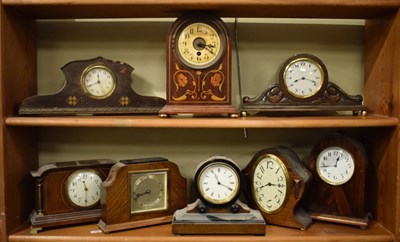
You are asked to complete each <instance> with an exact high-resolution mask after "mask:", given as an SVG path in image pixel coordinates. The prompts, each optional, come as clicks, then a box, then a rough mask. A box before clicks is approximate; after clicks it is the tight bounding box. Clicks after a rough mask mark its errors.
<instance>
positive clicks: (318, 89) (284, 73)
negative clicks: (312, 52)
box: [282, 57, 326, 99]
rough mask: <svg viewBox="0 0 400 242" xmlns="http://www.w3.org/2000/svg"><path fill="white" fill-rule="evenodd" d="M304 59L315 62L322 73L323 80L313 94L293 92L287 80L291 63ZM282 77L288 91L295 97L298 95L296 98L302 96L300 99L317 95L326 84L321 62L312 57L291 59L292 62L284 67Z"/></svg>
mask: <svg viewBox="0 0 400 242" xmlns="http://www.w3.org/2000/svg"><path fill="white" fill-rule="evenodd" d="M302 61H307V62H311V63H312V64H314V65H315V66H316V67H317V68H318V70H319V72H320V73H321V82H320V84H319V86H318V88H317V89H315V90H314V91H313V92H312V93H311V94H308V95H299V94H296V93H295V92H292V91H291V90H290V88H289V87H288V85H287V82H286V75H287V72H288V69H289V67H290V66H291V65H293V64H294V63H296V62H302ZM282 78H283V79H282V82H283V85H284V88H285V89H286V91H287V92H288V93H289V94H290V95H292V96H294V97H296V98H300V99H308V98H310V97H313V96H315V95H317V94H318V92H319V91H320V90H321V88H322V87H323V86H324V82H325V81H326V79H325V73H324V69H323V68H322V66H321V64H320V63H319V62H317V61H316V60H314V59H312V58H310V57H299V58H296V59H294V60H292V61H290V62H289V63H288V64H287V65H286V66H285V67H284V71H283V77H282Z"/></svg>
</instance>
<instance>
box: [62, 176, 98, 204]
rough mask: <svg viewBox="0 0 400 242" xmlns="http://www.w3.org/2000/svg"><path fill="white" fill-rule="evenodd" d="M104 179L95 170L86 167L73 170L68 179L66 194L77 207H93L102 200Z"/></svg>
mask: <svg viewBox="0 0 400 242" xmlns="http://www.w3.org/2000/svg"><path fill="white" fill-rule="evenodd" d="M101 183H102V179H101V177H100V176H99V174H98V173H97V172H96V171H95V170H91V169H84V170H77V171H75V172H73V173H72V174H71V175H70V176H69V177H68V179H67V183H66V186H65V187H66V194H67V197H68V200H69V201H70V202H71V203H72V204H73V205H74V206H76V207H79V208H91V207H93V206H95V205H97V204H98V202H99V201H100V185H101Z"/></svg>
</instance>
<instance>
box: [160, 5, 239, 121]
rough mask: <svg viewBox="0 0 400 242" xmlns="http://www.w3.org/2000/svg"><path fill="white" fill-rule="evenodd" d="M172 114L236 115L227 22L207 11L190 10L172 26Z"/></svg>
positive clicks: (169, 79)
mask: <svg viewBox="0 0 400 242" xmlns="http://www.w3.org/2000/svg"><path fill="white" fill-rule="evenodd" d="M166 101H167V104H166V106H164V107H163V109H162V110H161V111H160V112H159V113H160V116H162V117H163V116H168V115H169V114H185V113H186V114H187V113H189V114H228V115H231V116H235V115H237V110H236V108H235V107H233V106H231V101H232V97H231V43H230V37H229V34H228V31H227V27H226V26H225V23H224V22H223V21H222V20H221V19H220V18H219V17H217V16H215V15H214V14H211V13H206V12H189V13H187V14H184V15H182V16H181V17H179V18H178V19H177V20H176V21H175V22H174V23H173V24H172V26H171V28H170V30H169V32H168V37H167V100H166Z"/></svg>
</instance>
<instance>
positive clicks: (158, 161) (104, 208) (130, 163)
mask: <svg viewBox="0 0 400 242" xmlns="http://www.w3.org/2000/svg"><path fill="white" fill-rule="evenodd" d="M186 203H187V180H186V178H184V177H183V176H181V174H180V172H179V168H178V166H177V165H176V164H175V163H173V162H171V161H169V160H167V159H165V158H162V157H151V158H144V159H131V160H122V161H120V162H118V163H116V164H115V165H114V166H113V167H112V168H111V170H110V173H109V176H108V178H107V180H106V181H104V182H103V183H102V186H101V218H100V222H99V223H98V226H99V227H100V228H101V230H102V231H103V232H104V233H110V232H114V231H120V230H126V229H133V228H138V227H144V226H150V225H156V224H163V223H168V222H171V220H172V215H173V213H174V212H175V210H177V209H180V208H183V207H184V206H186Z"/></svg>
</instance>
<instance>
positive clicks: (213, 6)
mask: <svg viewBox="0 0 400 242" xmlns="http://www.w3.org/2000/svg"><path fill="white" fill-rule="evenodd" d="M399 8H400V1H398V0H380V1H379V0H367V1H339V0H328V1H324V2H321V1H317V0H302V1H281V0H265V1H256V0H252V1H245V0H232V1H224V0H217V1H208V0H206V1H202V2H201V3H198V2H192V1H187V0H182V1H169V2H165V1H162V0H157V1H151V2H149V1H145V0H132V1H127V0H116V1H112V0H98V1H80V0H69V1H66V0H32V1H25V0H2V3H1V5H0V26H1V34H0V35H1V45H0V55H1V61H0V63H1V66H0V73H1V77H0V78H1V79H0V83H1V85H0V91H1V95H0V96H1V100H0V110H1V112H0V118H1V120H3V125H2V129H0V138H1V148H0V179H1V181H0V240H1V241H8V240H9V241H49V240H51V239H54V238H55V237H54V236H56V237H57V236H65V238H67V239H69V240H70V241H82V240H83V241H84V240H86V241H89V240H92V239H93V237H92V236H86V235H83V233H84V232H83V231H85V230H87V229H89V230H93V229H95V227H93V226H92V227H90V226H89V227H86V226H78V227H76V228H75V227H74V228H64V229H60V230H56V231H49V232H48V233H46V232H44V233H43V234H39V235H37V236H31V235H28V233H27V230H26V229H23V228H25V227H26V226H27V225H26V222H27V218H28V214H29V213H30V212H31V210H32V208H33V206H34V205H33V200H34V193H33V187H34V184H33V183H32V182H31V179H30V178H29V171H31V170H35V169H37V167H38V163H39V158H38V153H39V150H38V149H39V148H38V142H37V140H38V132H39V128H38V127H40V126H42V127H51V126H56V127H78V128H83V127H99V128H102V127H115V125H117V126H118V125H119V126H120V127H135V128H144V127H155V128H158V127H163V128H181V127H186V128H215V127H217V128H225V123H228V122H226V121H227V120H220V119H210V120H209V122H207V123H206V124H205V122H203V121H204V120H201V119H190V120H187V119H185V120H175V119H169V120H159V119H157V118H151V117H150V118H149V117H135V118H131V117H129V118H127V117H118V118H114V117H100V118H97V117H95V118H94V117H74V118H68V119H60V118H49V119H47V118H20V117H18V116H17V110H18V105H19V103H21V101H22V100H23V99H24V98H26V97H28V96H31V95H35V94H36V93H37V90H36V89H37V88H36V79H37V45H36V43H37V42H36V36H37V35H36V24H35V23H36V22H35V21H36V19H59V18H67V19H74V18H127V17H130V18H131V17H177V16H179V15H180V14H181V13H183V12H184V11H186V10H193V9H202V10H211V11H214V12H216V13H217V14H219V15H220V16H222V17H262V18H270V17H272V18H275V17H280V18H286V17H290V18H338V19H342V18H351V19H354V18H356V19H358V18H361V19H366V24H365V35H364V39H365V40H364V48H365V51H364V53H363V54H364V83H363V84H364V100H365V105H366V106H367V107H368V108H369V109H370V110H371V112H370V113H369V115H368V116H367V117H366V118H362V117H352V118H347V117H346V118H340V117H339V118H338V117H334V118H321V117H317V118H315V119H312V118H304V117H302V118H291V119H290V120H289V121H288V122H287V123H286V122H285V121H286V119H283V118H281V119H279V118H276V119H273V120H270V119H268V118H258V117H256V118H239V119H237V120H232V122H231V123H230V124H229V125H228V127H229V128H299V129H302V128H313V127H316V126H318V127H324V128H331V127H334V128H354V129H357V130H358V129H359V130H360V131H361V132H360V133H361V134H360V137H362V138H364V140H371V142H370V143H367V144H366V145H367V146H368V147H367V150H369V155H370V157H371V160H372V162H371V163H372V167H373V179H372V185H371V186H370V187H369V188H368V195H367V196H368V197H369V202H368V206H369V207H370V208H371V209H372V212H373V221H374V222H373V225H372V226H371V228H369V229H368V230H365V231H363V230H359V229H358V228H356V229H355V228H348V227H342V226H334V225H329V224H324V223H317V224H316V225H315V228H314V229H312V228H310V231H304V233H302V234H301V235H302V236H304V237H301V236H300V235H299V234H297V232H294V231H292V230H285V229H282V228H278V227H274V226H272V227H268V226H267V235H266V237H265V241H268V239H269V237H268V234H274V235H273V236H272V237H273V238H274V239H275V240H280V241H287V240H293V241H294V240H299V239H303V238H304V241H309V240H315V241H318V240H321V236H324V239H326V240H331V241H334V240H335V241H341V240H343V241H344V240H347V239H349V238H350V240H353V241H363V240H364V239H366V238H370V237H367V236H375V237H373V238H374V239H375V241H400V232H399V231H400V230H399V228H400V209H399V207H398V204H399V203H400V195H399V193H400V184H399V181H398V179H397V177H398V176H399V174H400V167H399V134H398V129H397V125H398V118H399V111H398V110H399V103H400V101H399V95H400V90H399V89H400V88H399V79H400V71H399V70H400V61H399V60H400V48H399V47H398V46H399V45H398V43H399V41H400V13H399ZM147 119H150V121H148V120H147ZM321 120H322V121H321ZM230 121H231V120H230ZM319 121H321V122H319ZM277 123H278V124H277ZM279 123H280V124H279ZM168 226H169V225H165V226H160V227H157V228H156V229H158V228H160V229H161V230H162V231H164V232H163V233H162V235H161V236H162V238H163V239H164V240H167V237H168V240H170V241H174V240H180V238H179V237H173V236H172V235H171V234H170V233H169V232H168V231H169V229H170V227H168ZM154 231H155V229H154V228H146V229H143V230H137V231H131V232H126V233H127V234H126V233H124V234H120V235H115V236H116V237H113V240H115V241H117V240H118V236H121V240H123V239H124V238H128V239H129V240H131V241H133V240H134V239H137V237H138V236H140V238H149V240H151V238H153V237H151V236H148V237H147V235H149V234H151V233H154ZM317 231H327V233H329V232H331V234H330V235H328V236H327V237H325V236H326V234H323V235H321V234H319V233H318V232H317ZM332 231H333V232H332ZM130 233H131V234H130ZM71 234H77V236H71ZM287 234H291V235H292V236H294V237H291V238H290V237H288V236H289V235H287ZM293 234H295V235H293ZM340 234H346V236H348V237H346V236H340ZM135 236H136V237H135ZM272 237H271V238H272ZM222 238H225V240H228V239H231V238H226V237H222ZM252 238H253V237H252ZM189 239H190V238H189ZM191 239H194V238H193V237H192V238H191ZM196 239H198V240H200V239H201V237H200V238H199V237H196ZM206 239H207V237H205V238H204V240H206ZM235 239H237V240H240V237H239V238H235ZM242 239H243V240H246V241H248V240H249V238H248V237H243V238H242ZM256 239H257V240H260V238H259V237H257V238H256ZM103 240H104V241H105V240H107V237H104V238H103ZM250 240H251V238H250Z"/></svg>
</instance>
